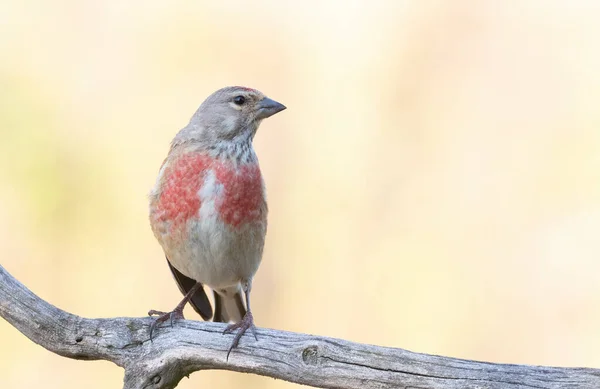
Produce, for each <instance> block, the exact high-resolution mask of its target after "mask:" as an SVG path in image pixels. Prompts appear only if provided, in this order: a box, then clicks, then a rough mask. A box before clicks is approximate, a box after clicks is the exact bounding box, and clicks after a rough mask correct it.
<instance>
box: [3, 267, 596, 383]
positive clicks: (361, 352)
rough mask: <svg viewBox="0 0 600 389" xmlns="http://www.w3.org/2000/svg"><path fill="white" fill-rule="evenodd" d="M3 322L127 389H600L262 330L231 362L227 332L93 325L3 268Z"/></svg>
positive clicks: (588, 377)
mask: <svg viewBox="0 0 600 389" xmlns="http://www.w3.org/2000/svg"><path fill="white" fill-rule="evenodd" d="M0 316H2V317H3V318H5V319H6V320H7V321H8V322H9V323H11V324H12V325H13V326H15V327H16V328H17V329H18V330H19V331H21V332H22V333H23V334H24V335H25V336H27V337H28V338H29V339H31V340H32V341H33V342H35V343H37V344H39V345H41V346H42V347H44V348H46V349H48V350H50V351H52V352H54V353H56V354H59V355H62V356H65V357H68V358H74V359H83V360H96V359H103V360H107V361H111V362H114V363H115V364H117V365H119V366H121V367H123V368H124V369H125V383H124V388H125V389H142V388H152V389H166V388H174V387H175V386H177V384H178V383H179V381H180V380H181V379H182V378H183V377H184V376H187V375H189V374H190V373H192V372H194V371H197V370H204V369H223V370H233V371H239V372H245V373H254V374H260V375H265V376H269V377H274V378H279V379H282V380H286V381H290V382H296V383H299V384H304V385H310V386H315V387H322V388H349V389H353V388H356V389H371V388H373V389H375V388H377V389H381V388H415V389H416V388H418V389H424V388H431V389H458V388H461V389H462V388H472V389H474V388H489V389H512V388H536V389H559V388H560V389H565V388H569V389H579V388H581V389H584V388H585V389H588V388H590V389H591V388H600V370H597V369H585V368H561V367H542V366H527V365H502V364H493V363H485V362H475V361H467V360H462V359H455V358H448V357H440V356H433V355H425V354H418V353H413V352H410V351H406V350H402V349H394V348H388V347H378V346H371V345H364V344H359V343H352V342H348V341H345V340H340V339H332V338H325V337H319V336H310V335H304V334H296V333H291V332H284V331H276V330H269V329H259V330H258V336H259V340H258V342H257V341H255V340H254V338H253V337H252V336H251V335H245V336H244V338H243V340H242V342H241V344H240V347H239V348H237V349H235V350H234V351H233V352H232V354H231V357H230V359H229V361H226V359H225V356H226V354H227V349H228V347H229V344H230V342H231V335H227V336H226V335H222V331H223V329H224V324H221V323H207V322H198V321H188V320H186V321H182V322H179V323H177V324H176V325H175V326H174V327H173V328H170V327H166V328H161V329H160V330H159V332H158V334H157V336H156V338H155V339H154V341H153V342H150V340H149V337H148V327H149V325H150V323H151V320H152V319H150V318H147V317H145V318H113V319H86V318H82V317H79V316H76V315H73V314H70V313H68V312H65V311H63V310H61V309H59V308H56V307H55V306H53V305H51V304H49V303H47V302H46V301H44V300H42V299H40V298H39V297H38V296H36V295H35V294H33V293H32V292H31V291H30V290H28V289H27V288H26V287H25V286H23V285H22V284H21V283H20V282H19V281H17V280H16V279H15V278H13V277H12V276H11V275H10V274H9V273H8V272H7V271H6V270H5V269H4V268H3V267H2V266H0Z"/></svg>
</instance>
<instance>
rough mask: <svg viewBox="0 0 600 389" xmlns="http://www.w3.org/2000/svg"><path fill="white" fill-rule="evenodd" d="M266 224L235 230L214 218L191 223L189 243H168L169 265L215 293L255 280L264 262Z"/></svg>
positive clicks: (241, 227) (254, 224)
mask: <svg viewBox="0 0 600 389" xmlns="http://www.w3.org/2000/svg"><path fill="white" fill-rule="evenodd" d="M264 235H265V227H264V223H251V224H246V225H244V226H240V227H238V228H236V229H235V230H234V229H232V228H230V227H227V226H225V225H224V223H223V222H221V221H220V220H217V218H216V217H214V218H204V219H199V220H197V221H189V222H188V239H186V240H184V241H183V242H181V243H179V242H177V243H175V242H164V243H166V244H165V245H163V248H164V249H165V253H166V255H167V257H168V258H169V261H170V262H171V264H172V265H173V266H175V268H177V270H179V271H180V272H181V273H183V274H184V275H186V276H188V277H190V278H192V279H194V280H196V281H198V282H201V283H203V284H206V285H208V286H210V287H211V288H213V289H221V288H226V287H229V286H234V285H237V284H238V283H239V282H240V281H241V280H247V279H251V278H252V276H253V275H254V273H256V271H257V269H258V266H259V265H260V261H261V258H262V251H263V245H264Z"/></svg>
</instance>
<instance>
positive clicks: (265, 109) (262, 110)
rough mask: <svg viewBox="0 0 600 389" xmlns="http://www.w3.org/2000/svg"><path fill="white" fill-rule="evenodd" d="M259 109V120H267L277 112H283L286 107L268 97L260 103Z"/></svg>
mask: <svg viewBox="0 0 600 389" xmlns="http://www.w3.org/2000/svg"><path fill="white" fill-rule="evenodd" d="M257 107H258V118H259V119H266V118H268V117H269V116H273V115H275V114H276V113H277V112H281V111H283V110H284V109H285V108H286V106H285V105H283V104H281V103H278V102H277V101H275V100H272V99H270V98H268V97H265V98H263V99H262V100H261V101H259V102H258V105H257Z"/></svg>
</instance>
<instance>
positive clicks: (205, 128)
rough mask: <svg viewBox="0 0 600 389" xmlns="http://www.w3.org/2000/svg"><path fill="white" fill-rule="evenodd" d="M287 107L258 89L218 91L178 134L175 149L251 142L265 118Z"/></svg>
mask: <svg viewBox="0 0 600 389" xmlns="http://www.w3.org/2000/svg"><path fill="white" fill-rule="evenodd" d="M285 108H286V107H285V106H284V105H283V104H281V103H278V102H277V101H275V100H272V99H270V98H268V97H266V96H265V95H264V94H262V93H261V92H259V91H258V90H256V89H251V88H246V87H242V86H229V87H226V88H222V89H219V90H218V91H216V92H214V93H213V94H211V95H210V96H208V98H207V99H206V100H204V102H203V103H202V105H200V107H199V108H198V110H197V111H196V113H195V114H194V116H192V118H191V120H190V122H189V124H188V125H187V126H186V127H185V128H183V129H182V130H181V131H179V133H178V134H177V135H176V137H175V139H174V140H173V146H176V145H177V144H179V143H183V142H188V141H197V142H200V143H204V144H207V145H214V144H215V143H221V142H227V143H228V142H235V143H245V142H250V141H252V139H253V138H254V135H255V134H256V130H257V129H258V126H259V125H260V123H261V121H262V120H263V119H266V118H268V117H269V116H272V115H275V114H276V113H277V112H281V111H283V110H284V109H285Z"/></svg>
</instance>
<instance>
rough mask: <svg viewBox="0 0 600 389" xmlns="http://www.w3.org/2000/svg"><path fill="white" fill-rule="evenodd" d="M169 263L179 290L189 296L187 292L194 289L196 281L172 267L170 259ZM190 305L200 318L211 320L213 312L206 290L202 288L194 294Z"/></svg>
mask: <svg viewBox="0 0 600 389" xmlns="http://www.w3.org/2000/svg"><path fill="white" fill-rule="evenodd" d="M167 263H168V264H169V269H171V273H173V278H175V281H176V282H177V286H178V287H179V290H180V291H181V293H183V294H184V295H185V294H187V292H188V291H189V290H190V289H192V287H193V286H194V285H195V284H196V281H195V280H193V279H191V278H189V277H187V276H184V275H183V274H182V273H181V272H180V271H179V270H177V269H175V267H174V266H173V265H171V262H170V261H169V258H167ZM190 304H191V305H192V307H193V308H194V310H195V311H196V312H198V314H200V316H202V318H203V319H204V320H210V318H211V317H212V315H213V311H212V307H211V305H210V301H209V300H208V297H207V296H206V293H205V292H204V288H202V287H200V288H199V289H198V291H197V292H196V293H194V295H193V296H192V298H191V299H190Z"/></svg>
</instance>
